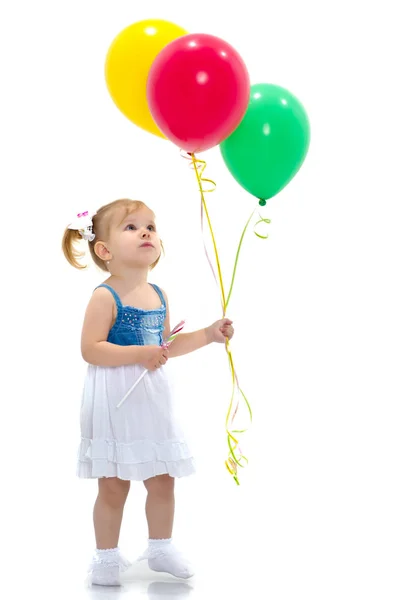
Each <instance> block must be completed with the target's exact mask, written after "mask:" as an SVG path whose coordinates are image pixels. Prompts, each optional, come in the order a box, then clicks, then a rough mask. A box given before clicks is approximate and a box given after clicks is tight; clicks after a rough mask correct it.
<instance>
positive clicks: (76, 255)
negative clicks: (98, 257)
mask: <svg viewBox="0 0 400 600" xmlns="http://www.w3.org/2000/svg"><path fill="white" fill-rule="evenodd" d="M81 241H82V236H81V234H80V233H79V231H77V230H76V229H68V228H67V229H66V230H65V231H64V235H63V239H62V250H63V252H64V256H65V258H66V259H67V261H68V262H69V264H70V265H72V266H73V267H75V269H86V268H87V265H82V264H81V263H80V262H79V259H80V258H82V257H83V256H85V252H81V251H79V250H78V248H77V245H78V243H79V242H81Z"/></svg>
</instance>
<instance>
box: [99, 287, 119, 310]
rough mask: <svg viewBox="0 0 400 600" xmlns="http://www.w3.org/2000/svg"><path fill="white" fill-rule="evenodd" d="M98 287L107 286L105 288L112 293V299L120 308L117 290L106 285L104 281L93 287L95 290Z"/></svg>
mask: <svg viewBox="0 0 400 600" xmlns="http://www.w3.org/2000/svg"><path fill="white" fill-rule="evenodd" d="M99 287H104V288H107V290H109V291H110V292H111V293H112V295H113V296H114V300H115V302H116V304H117V308H122V302H121V299H120V297H119V296H118V294H117V292H116V291H115V290H114V289H113V288H112V287H111V286H109V285H107V284H106V283H101V284H100V285H98V286H97V287H96V288H95V289H96V290H97V288H99Z"/></svg>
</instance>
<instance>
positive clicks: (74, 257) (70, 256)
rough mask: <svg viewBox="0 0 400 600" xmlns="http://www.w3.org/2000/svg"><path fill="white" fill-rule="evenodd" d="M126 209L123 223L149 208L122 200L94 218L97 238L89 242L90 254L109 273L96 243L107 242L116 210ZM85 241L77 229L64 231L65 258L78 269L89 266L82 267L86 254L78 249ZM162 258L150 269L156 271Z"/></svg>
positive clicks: (94, 230) (101, 211) (139, 201)
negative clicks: (139, 211) (82, 260)
mask: <svg viewBox="0 0 400 600" xmlns="http://www.w3.org/2000/svg"><path fill="white" fill-rule="evenodd" d="M121 208H122V209H125V214H124V216H123V218H122V219H121V223H122V221H123V220H124V219H125V218H126V217H127V215H129V214H130V213H132V212H135V211H136V210H138V209H139V208H147V210H150V209H149V207H148V206H147V205H146V204H145V203H144V202H141V200H129V199H127V198H125V199H122V200H114V202H110V203H109V204H106V205H105V206H102V207H101V208H100V209H99V210H98V211H97V213H96V214H95V215H94V217H93V218H92V222H93V233H94V234H95V238H94V240H93V241H92V242H88V244H89V250H90V254H91V255H92V259H93V261H94V263H95V264H96V265H97V266H98V267H99V268H100V269H101V270H102V271H106V272H109V270H108V268H107V265H106V263H105V261H104V260H102V259H101V258H99V257H98V256H97V254H96V253H95V251H94V246H95V244H96V242H98V241H99V240H106V239H107V238H108V236H109V234H110V228H111V223H112V220H113V216H114V215H115V212H116V210H118V209H121ZM150 212H153V211H150ZM82 241H83V238H82V237H81V234H80V233H79V231H77V230H76V229H68V227H67V228H66V229H65V231H64V235H63V239H62V250H63V252H64V256H65V258H66V259H67V261H68V262H69V264H70V265H72V266H73V267H75V268H76V269H86V268H87V265H82V264H81V263H80V259H81V258H82V257H83V256H84V255H85V252H83V251H80V250H79V248H78V247H77V246H78V244H80V243H81V242H82ZM161 249H162V251H163V252H164V247H163V245H162V242H161ZM159 260H160V257H158V258H157V260H156V261H155V262H154V263H153V264H152V265H150V269H154V267H155V266H156V265H157V263H158V261H159Z"/></svg>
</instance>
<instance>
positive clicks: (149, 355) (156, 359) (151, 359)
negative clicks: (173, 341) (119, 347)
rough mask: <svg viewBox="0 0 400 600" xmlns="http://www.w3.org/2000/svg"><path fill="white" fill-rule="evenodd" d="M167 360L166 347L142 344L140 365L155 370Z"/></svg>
mask: <svg viewBox="0 0 400 600" xmlns="http://www.w3.org/2000/svg"><path fill="white" fill-rule="evenodd" d="M167 360H168V348H163V347H162V346H143V359H142V360H141V363H140V364H141V365H143V367H145V368H146V369H147V370H148V371H155V370H156V369H159V368H160V367H162V365H165V363H166V362H167Z"/></svg>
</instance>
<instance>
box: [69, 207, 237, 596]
mask: <svg viewBox="0 0 400 600" xmlns="http://www.w3.org/2000/svg"><path fill="white" fill-rule="evenodd" d="M82 239H83V240H86V241H88V244H89V249H90V253H91V255H92V258H93V260H94V262H95V263H96V265H98V266H99V267H100V269H102V270H103V271H106V272H108V273H109V275H110V276H109V277H108V278H107V279H106V280H105V281H104V283H102V284H101V285H99V286H98V287H97V288H96V289H95V290H94V292H93V295H92V297H91V299H90V301H89V304H88V306H87V309H86V314H85V318H84V323H83V328H82V338H81V352H82V356H83V358H84V360H85V361H86V362H87V363H88V369H87V375H86V380H85V385H84V390H83V397H82V404H81V418H80V423H81V442H80V447H79V453H78V466H77V475H78V477H82V478H89V479H97V480H98V496H97V499H96V502H95V505H94V511H93V520H94V529H95V538H96V551H95V554H94V558H93V561H92V563H91V565H90V567H89V572H90V573H91V582H92V584H97V585H120V573H121V572H122V571H124V570H125V569H127V568H128V567H129V566H130V563H129V562H128V561H127V560H126V559H125V558H124V557H123V556H122V555H121V554H120V552H119V548H118V540H119V534H120V528H121V522H122V515H123V510H124V505H125V501H126V498H127V495H128V492H129V488H130V481H131V480H136V481H143V483H144V485H145V488H146V490H147V501H146V517H147V522H148V531H149V546H148V549H147V551H146V553H145V555H144V556H143V557H142V558H146V559H148V564H149V567H150V569H152V570H154V571H162V572H167V573H171V574H172V575H174V576H175V577H181V578H185V579H186V578H189V577H192V575H193V569H192V567H191V566H190V564H189V563H188V562H187V561H186V560H185V558H184V557H183V556H182V555H181V554H180V553H179V552H178V550H177V549H176V548H175V546H174V545H173V544H172V540H171V536H172V526H173V520H174V481H175V478H176V477H184V476H186V475H190V474H192V473H194V472H195V466H194V460H193V457H192V455H191V452H190V449H189V448H188V445H187V443H186V441H185V438H184V435H183V433H182V431H181V429H180V426H179V425H178V423H177V421H176V418H175V413H174V405H173V398H172V394H171V385H170V383H169V380H168V371H167V369H166V367H165V365H166V363H167V361H168V359H169V358H173V357H176V356H182V355H183V354H188V353H189V352H193V351H194V350H197V349H199V348H202V347H203V346H206V345H207V344H210V343H212V342H219V343H224V342H225V338H228V339H231V338H232V336H233V327H232V321H230V320H229V319H222V320H219V321H216V322H215V323H214V324H213V325H211V326H209V327H207V328H205V329H201V330H199V331H195V332H191V333H180V334H178V336H177V337H176V338H175V339H174V341H173V342H172V343H171V345H170V346H169V347H168V348H167V347H165V345H163V342H164V341H165V340H166V339H167V338H168V337H169V334H170V320H169V307H168V299H167V296H166V294H165V292H164V290H161V289H160V288H159V287H157V286H156V285H155V284H150V283H148V282H147V277H148V273H149V270H151V269H153V268H154V267H155V266H156V264H157V263H158V261H159V259H160V255H161V249H162V242H161V240H160V238H159V235H158V233H157V229H156V225H155V216H154V213H153V212H152V211H151V210H150V209H149V208H148V207H147V206H146V205H145V204H144V203H143V202H140V201H134V200H117V201H115V202H111V203H110V204H107V205H106V206H103V207H102V208H100V210H98V212H97V213H95V214H94V215H90V214H88V213H87V212H86V213H81V214H80V215H78V216H77V218H76V220H75V222H74V223H72V224H70V225H69V226H68V227H67V229H66V230H65V233H64V237H63V244H62V245H63V251H64V254H65V256H66V258H67V260H68V261H69V263H70V264H71V265H72V266H74V267H76V268H79V269H82V268H85V267H84V266H82V265H81V264H80V263H79V258H80V257H81V256H82V253H81V252H79V250H78V249H77V247H76V244H77V242H79V241H81V240H82ZM144 369H148V371H149V372H148V373H146V374H145V375H144V377H143V378H142V379H141V381H140V382H139V383H138V385H137V386H136V388H135V389H134V390H133V391H132V393H131V394H130V395H129V396H128V398H127V399H126V401H125V402H124V403H123V404H122V405H121V406H120V407H119V408H117V404H118V403H119V402H120V401H121V399H122V398H123V397H124V396H125V394H126V392H127V391H128V390H129V389H130V388H131V386H132V385H133V384H134V383H135V381H136V380H137V379H138V378H139V377H140V375H141V374H142V373H143V370H144Z"/></svg>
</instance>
